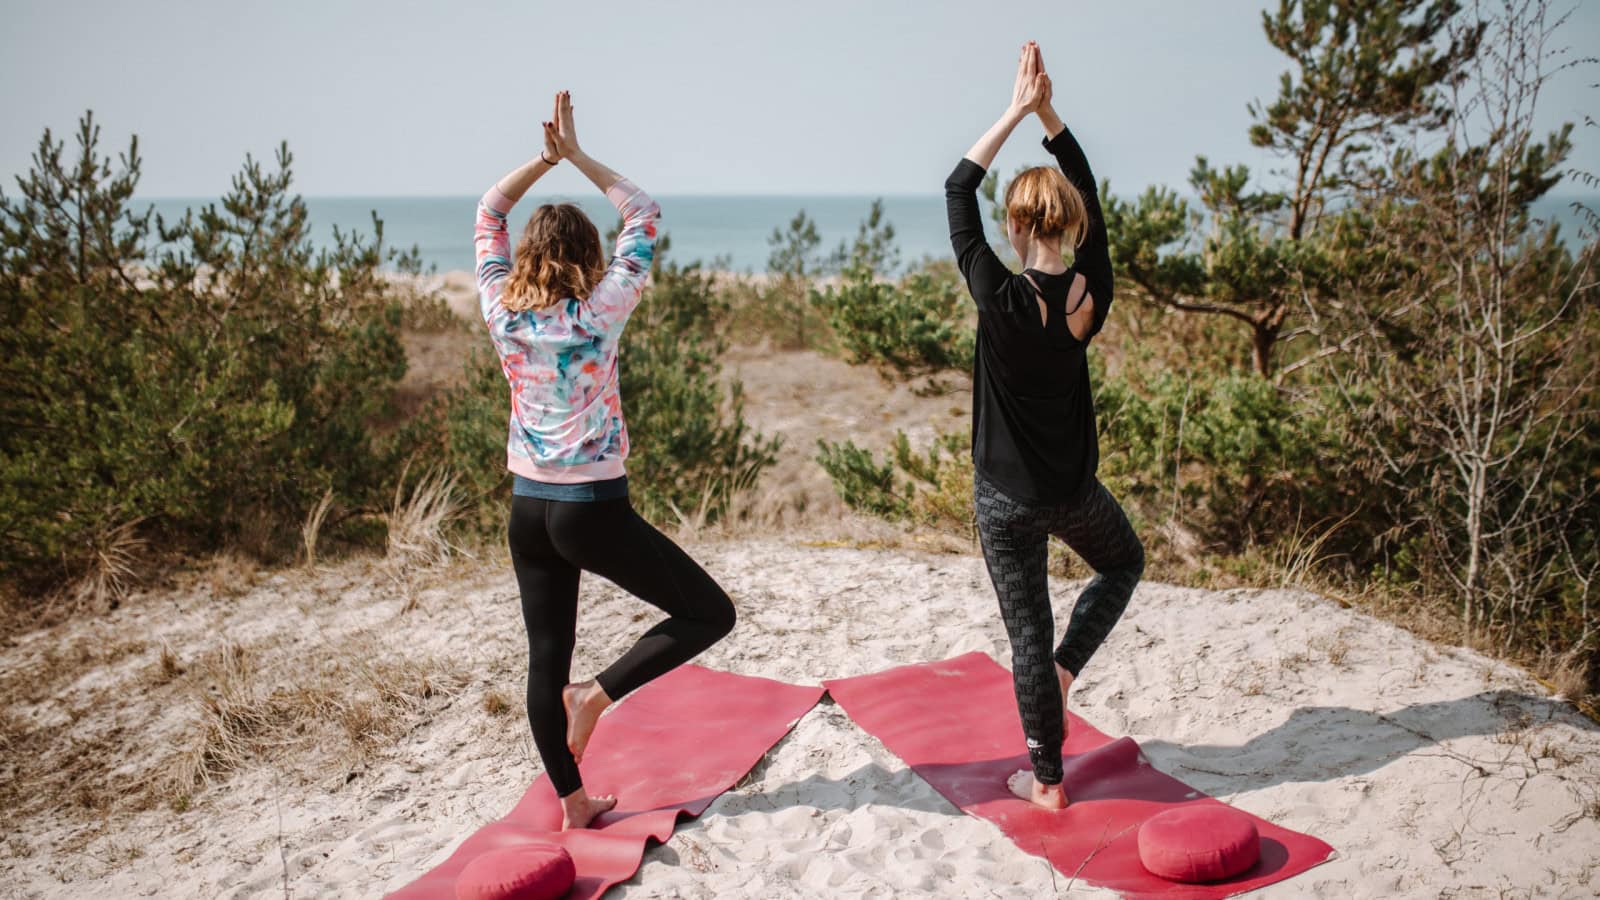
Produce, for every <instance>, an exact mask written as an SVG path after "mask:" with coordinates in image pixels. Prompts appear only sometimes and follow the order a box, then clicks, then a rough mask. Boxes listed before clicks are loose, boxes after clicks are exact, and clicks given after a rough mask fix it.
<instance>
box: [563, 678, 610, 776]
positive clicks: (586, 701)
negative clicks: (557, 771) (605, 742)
mask: <svg viewBox="0 0 1600 900" xmlns="http://www.w3.org/2000/svg"><path fill="white" fill-rule="evenodd" d="M561 704H562V705H563V706H565V707H566V708H567V749H568V750H571V751H572V760H573V762H583V751H584V749H585V748H586V747H588V746H589V736H590V735H592V734H594V725H595V723H596V722H598V721H599V720H600V714H601V713H603V712H605V711H606V707H608V706H610V705H611V698H610V697H607V696H606V692H605V691H604V690H601V688H600V683H599V682H597V681H585V682H583V683H582V684H569V685H567V686H566V687H564V688H562V689H561Z"/></svg>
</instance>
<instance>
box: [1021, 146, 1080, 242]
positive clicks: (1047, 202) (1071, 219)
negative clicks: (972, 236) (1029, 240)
mask: <svg viewBox="0 0 1600 900" xmlns="http://www.w3.org/2000/svg"><path fill="white" fill-rule="evenodd" d="M1006 215H1007V216H1009V217H1010V218H1011V219H1012V220H1013V221H1015V222H1016V223H1017V224H1018V225H1019V226H1021V227H1022V228H1024V229H1026V230H1027V232H1028V233H1029V234H1030V235H1032V236H1034V237H1035V238H1054V237H1058V236H1065V237H1066V238H1067V240H1069V241H1070V242H1071V245H1072V246H1073V247H1077V246H1078V245H1080V244H1082V243H1083V238H1084V235H1085V234H1086V233H1087V232H1088V228H1089V213H1088V210H1087V209H1085V207H1084V205H1083V194H1081V193H1079V192H1078V189H1077V188H1076V187H1075V186H1073V184H1072V182H1070V181H1068V180H1067V176H1065V175H1063V174H1061V170H1060V169H1057V168H1055V167H1054V166H1035V167H1033V168H1031V169H1028V170H1027V171H1025V172H1022V173H1021V174H1019V175H1018V176H1017V177H1016V178H1013V179H1012V180H1011V184H1009V185H1007V186H1006Z"/></svg>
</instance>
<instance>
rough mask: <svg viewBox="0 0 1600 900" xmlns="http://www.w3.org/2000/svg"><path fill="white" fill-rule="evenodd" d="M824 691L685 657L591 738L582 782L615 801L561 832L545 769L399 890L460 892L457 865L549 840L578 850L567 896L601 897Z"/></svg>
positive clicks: (441, 894)
mask: <svg viewBox="0 0 1600 900" xmlns="http://www.w3.org/2000/svg"><path fill="white" fill-rule="evenodd" d="M821 698H822V688H820V687H800V686H797V685H792V684H784V683H782V682H779V681H771V680H768V679H766V678H753V677H750V676H746V675H732V674H729V673H727V672H718V671H716V670H714V669H705V668H701V667H699V666H694V665H686V666H680V667H678V668H677V669H674V670H672V671H671V672H669V673H667V674H666V675H663V676H661V677H660V678H658V679H656V680H655V681H652V682H650V683H649V684H647V685H645V686H644V687H642V688H640V689H639V690H637V691H635V692H634V693H633V694H632V695H631V696H629V697H628V698H627V699H625V700H623V701H622V702H621V703H619V704H617V706H616V708H615V709H613V710H612V711H611V712H609V713H607V714H606V715H604V716H601V717H600V723H599V725H598V726H596V728H595V731H594V736H593V737H592V738H591V739H590V741H589V746H588V749H587V750H586V751H585V753H584V758H583V765H582V772H583V782H584V786H585V787H587V788H588V789H589V792H590V793H592V794H615V795H616V797H617V808H616V809H614V810H612V811H611V812H609V813H606V814H605V815H603V816H601V817H599V818H598V819H596V820H595V825H594V826H593V827H590V828H585V829H581V830H576V831H565V832H563V831H561V830H560V829H561V805H560V803H559V801H558V800H557V798H556V792H555V789H554V788H552V787H551V786H550V779H549V777H548V776H546V775H540V776H539V777H538V778H537V779H536V780H535V781H534V782H533V786H532V787H530V788H528V792H527V793H526V794H524V795H523V796H522V799H521V800H520V801H519V802H518V803H517V805H516V808H515V809H513V810H511V812H510V814H509V815H507V816H506V817H505V818H503V819H500V820H499V821H496V822H491V823H489V824H488V825H485V826H483V827H482V828H480V829H478V831H477V832H476V833H474V834H473V835H472V836H471V837H469V838H467V839H466V840H465V841H463V842H462V843H461V846H460V847H459V848H457V849H456V852H455V853H452V854H451V855H450V858H449V859H446V860H445V861H444V862H442V863H440V864H439V865H438V866H436V867H434V868H433V869H432V870H431V871H429V872H427V873H426V874H424V875H423V876H422V877H421V878H418V879H417V880H416V881H413V882H412V883H411V884H409V885H406V886H405V887H403V888H401V889H400V890H398V891H395V892H394V893H393V894H390V895H389V896H390V898H393V900H454V898H455V896H456V894H455V882H456V876H457V875H458V874H460V872H461V870H462V869H464V868H466V865H467V863H469V862H471V861H472V860H473V858H475V857H477V856H478V855H479V854H482V853H487V852H488V851H490V850H498V849H500V848H502V847H514V846H517V845H520V844H529V843H533V842H536V841H539V842H547V843H552V844H559V845H561V846H563V847H565V848H567V852H568V853H570V854H572V859H573V862H575V863H576V864H577V868H578V880H577V882H576V883H575V884H574V885H573V887H572V891H571V893H569V894H568V895H567V896H568V897H570V898H588V897H598V896H600V895H601V894H602V893H604V892H605V890H606V889H607V888H609V887H611V886H612V885H614V884H617V883H618V882H622V881H626V880H627V879H629V878H631V877H633V873H634V872H636V871H638V869H639V862H640V860H641V859H642V858H643V856H644V848H645V845H646V844H647V843H648V842H649V841H651V840H656V841H665V840H666V839H667V838H668V837H670V836H671V835H672V830H673V828H674V827H675V826H676V825H677V823H678V818H679V817H680V816H690V817H693V816H698V815H700V814H701V813H703V812H705V810H706V807H708V806H710V805H711V801H713V800H715V799H716V798H717V796H718V795H719V794H721V793H722V792H723V791H726V790H727V789H728V788H730V787H732V786H733V785H734V783H735V782H737V781H738V780H739V779H740V778H742V777H744V775H745V774H746V773H748V772H749V771H750V770H751V769H752V768H754V767H755V764H756V763H757V762H759V761H760V760H761V757H762V756H763V755H765V754H766V752H767V751H768V750H770V749H772V745H774V744H776V743H777V742H778V741H779V739H781V738H782V737H783V736H784V735H785V734H788V733H789V730H790V729H791V728H793V727H794V725H795V723H796V722H798V721H800V717H801V716H803V715H805V714H806V711H807V710H809V709H811V707H813V706H815V705H816V703H817V701H818V700H820V699H821Z"/></svg>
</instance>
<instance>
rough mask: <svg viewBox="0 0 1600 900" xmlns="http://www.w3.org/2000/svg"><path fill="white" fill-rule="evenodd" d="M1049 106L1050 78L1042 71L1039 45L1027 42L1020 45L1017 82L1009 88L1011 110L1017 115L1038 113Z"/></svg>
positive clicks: (1042, 63)
mask: <svg viewBox="0 0 1600 900" xmlns="http://www.w3.org/2000/svg"><path fill="white" fill-rule="evenodd" d="M1049 105H1050V76H1049V75H1047V74H1045V71H1044V57H1043V55H1041V54H1040V52H1039V45H1038V44H1036V43H1034V42H1033V41H1029V42H1027V43H1026V44H1023V45H1022V56H1021V57H1020V58H1019V59H1018V60H1017V80H1016V83H1015V84H1014V85H1012V88H1011V109H1012V110H1013V111H1015V112H1016V113H1018V114H1019V115H1027V114H1028V113H1035V112H1038V111H1039V110H1040V109H1042V108H1044V107H1047V106H1049Z"/></svg>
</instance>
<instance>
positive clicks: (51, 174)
mask: <svg viewBox="0 0 1600 900" xmlns="http://www.w3.org/2000/svg"><path fill="white" fill-rule="evenodd" d="M98 140H99V129H98V128H97V127H96V126H95V125H94V123H93V120H92V117H91V116H85V117H84V118H83V120H82V121H81V123H80V128H79V131H78V135H77V142H78V148H77V153H76V158H75V159H69V158H68V157H67V155H66V154H65V152H64V147H63V144H62V143H60V142H56V141H54V140H53V139H52V137H51V134H50V132H49V131H48V130H47V131H46V132H45V133H44V137H43V139H42V140H41V141H40V144H39V149H38V151H37V153H36V154H35V156H34V163H33V168H32V171H31V172H30V173H29V174H28V175H27V176H26V177H25V178H22V179H19V189H20V196H18V197H10V196H6V195H5V194H3V193H0V378H3V379H4V383H5V385H6V388H5V390H4V391H3V392H0V393H3V399H0V421H3V422H4V423H5V427H4V428H3V429H0V510H3V511H0V574H3V575H4V576H5V577H8V578H16V579H19V580H21V581H23V582H26V583H27V584H28V585H30V586H31V587H32V588H36V589H44V588H48V587H50V586H52V585H56V584H60V583H61V582H62V581H64V580H68V579H73V578H77V577H79V576H81V575H83V574H85V573H86V572H87V571H88V570H90V569H91V568H92V567H94V566H96V565H102V564H104V562H105V560H106V559H107V555H106V552H107V551H106V548H107V541H113V542H116V543H118V544H120V545H122V546H123V547H124V548H126V547H129V546H133V545H135V544H140V543H145V542H153V543H155V544H156V545H157V548H158V549H161V548H191V549H208V548H215V547H218V546H220V545H222V544H225V543H233V544H240V543H242V544H244V545H246V548H247V549H252V550H255V551H257V552H260V553H265V554H268V555H270V554H271V553H272V552H274V551H275V550H278V549H283V545H285V544H287V543H289V542H290V541H292V540H293V539H294V536H295V535H297V532H298V527H299V524H300V522H301V520H302V518H303V517H304V515H305V512H306V511H307V510H308V509H310V508H311V507H312V506H313V505H314V504H315V503H316V502H317V500H318V499H319V498H320V497H321V496H322V495H323V494H324V493H325V492H326V491H327V490H329V489H330V488H331V489H332V490H333V491H334V493H335V495H336V496H337V498H338V500H339V503H340V505H341V506H344V507H359V506H361V505H362V504H366V503H368V502H370V501H371V500H372V499H373V498H374V497H376V496H379V495H381V493H382V490H383V488H384V487H385V482H386V479H387V478H388V477H389V475H388V470H387V468H386V466H385V465H384V454H383V453H381V452H380V450H379V448H377V447H376V446H375V443H374V439H373V437H372V436H371V429H370V428H369V424H370V422H371V421H372V420H373V418H374V417H375V416H378V415H379V414H381V413H382V412H384V411H385V410H386V408H387V407H388V404H389V402H390V399H391V396H392V392H393V388H394V386H395V384H396V383H397V382H398V380H399V379H400V377H401V375H402V374H403V373H404V371H405V355H404V352H403V350H402V348H401V345H400V341H399V326H400V317H401V309H400V304H399V303H398V302H397V301H396V296H395V293H394V291H395V289H394V288H393V287H392V286H391V285H390V283H389V281H388V280H387V279H385V278H383V277H381V275H380V271H379V270H380V266H381V265H382V264H383V263H384V262H385V261H399V260H400V258H399V257H398V256H397V255H396V254H394V253H393V252H392V251H386V250H385V249H384V248H383V245H382V229H381V224H379V223H377V222H376V221H374V226H375V229H376V232H377V238H376V239H375V240H374V241H372V242H370V243H369V242H366V241H364V240H363V239H361V238H360V237H358V236H354V235H349V234H338V235H337V239H336V243H335V246H334V247H333V248H332V249H329V250H325V251H319V250H315V249H313V247H312V245H311V241H310V238H309V232H308V224H307V220H306V210H305V206H304V204H303V203H301V201H300V199H299V198H298V197H296V196H293V195H292V194H291V193H290V184H291V171H290V163H291V157H290V155H289V153H288V150H287V148H280V149H279V151H278V154H277V159H276V168H275V169H269V168H266V167H263V166H262V165H261V164H260V163H258V162H257V161H255V160H253V159H250V158H249V157H246V162H245V165H244V168H243V170H242V171H241V172H240V174H239V175H237V176H236V177H235V178H234V182H233V188H232V190H231V191H230V192H229V193H228V194H227V195H226V196H225V197H223V198H222V200H221V202H220V203H218V204H214V205H208V206H206V207H204V208H202V209H200V210H198V211H191V212H190V213H188V214H186V215H185V216H184V217H183V218H182V219H180V220H179V221H176V222H172V223H167V222H162V221H160V220H159V219H155V220H154V221H152V220H153V217H152V216H151V215H150V214H149V213H147V212H146V213H140V212H138V211H136V210H135V209H134V208H133V207H132V198H133V194H134V189H135V187H136V185H137V183H138V179H139V170H140V158H139V155H138V144H137V141H136V140H135V141H133V142H131V143H130V147H129V150H128V151H127V153H125V154H123V155H121V157H120V159H119V163H118V166H117V167H116V168H113V165H112V161H111V160H109V159H107V158H105V157H103V156H101V155H100V154H99V152H98ZM129 523H138V524H137V527H136V528H130V527H129Z"/></svg>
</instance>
